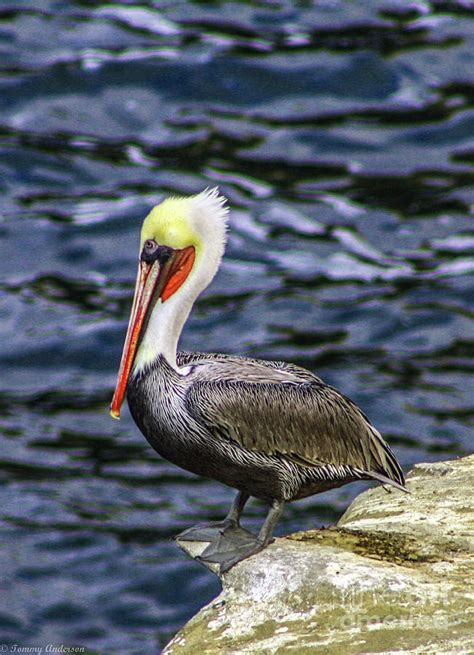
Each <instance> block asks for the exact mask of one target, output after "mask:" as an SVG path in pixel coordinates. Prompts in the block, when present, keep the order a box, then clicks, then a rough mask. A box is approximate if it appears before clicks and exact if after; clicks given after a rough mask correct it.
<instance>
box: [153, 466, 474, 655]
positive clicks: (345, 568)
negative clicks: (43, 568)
mask: <svg viewBox="0 0 474 655" xmlns="http://www.w3.org/2000/svg"><path fill="white" fill-rule="evenodd" d="M407 483H408V488H409V490H410V491H411V494H403V493H400V492H397V491H394V492H391V493H387V492H386V491H385V490H384V489H383V488H382V487H377V488H374V489H370V490H369V491H366V492H365V493H363V494H361V495H360V496H359V497H358V498H356V499H355V501H354V502H353V503H352V505H351V506H350V507H349V509H348V510H347V511H346V513H345V514H344V516H343V517H342V518H341V520H340V521H339V523H338V525H337V527H334V528H328V529H320V530H310V531H308V532H299V533H296V534H292V535H289V536H288V537H285V538H282V539H276V540H275V542H274V543H273V544H271V545H270V546H269V547H268V548H267V549H265V550H264V551H263V552H262V553H259V554H258V555H255V556H254V557H251V558H250V559H248V560H245V561H244V562H242V563H240V564H239V565H237V566H235V567H234V568H233V569H231V570H230V571H229V572H228V573H227V574H225V576H224V577H223V580H222V583H223V591H222V593H221V594H220V595H219V596H218V597H217V598H216V599H215V600H214V601H212V603H210V604H209V605H207V606H206V607H204V608H203V609H202V610H201V611H200V612H198V614H197V615H196V616H195V617H194V618H193V619H192V620H191V621H189V623H187V624H186V625H185V626H184V627H183V628H182V629H181V630H180V631H179V632H178V634H177V635H176V636H175V637H174V639H173V640H172V641H171V642H170V643H169V644H168V646H167V647H166V648H165V649H164V651H163V653H164V655H188V654H189V655H191V654H192V655H195V654H196V653H199V654H200V655H212V654H214V653H215V654H216V655H217V654H219V655H237V654H239V653H245V654H246V655H247V654H257V653H258V655H267V654H273V653H282V654H283V653H295V654H298V655H306V654H307V655H309V654H311V655H316V654H319V653H321V654H322V653H324V655H341V654H352V653H403V654H404V655H408V654H413V655H415V654H416V655H420V654H421V653H436V654H437V655H439V654H441V653H446V654H448V653H449V654H450V655H452V654H453V653H466V654H467V653H473V652H474V609H473V608H474V589H473V584H472V581H473V579H474V514H473V506H472V490H473V488H474V456H471V457H466V458H464V459H458V460H453V461H449V462H442V463H437V464H420V465H417V466H415V468H414V469H413V470H412V471H411V473H410V474H409V476H408V481H407ZM197 546H198V545H197V544H195V547H197ZM205 546H206V544H200V545H199V550H200V551H202V550H203V548H204V547H205ZM196 552H197V551H195V552H194V554H196Z"/></svg>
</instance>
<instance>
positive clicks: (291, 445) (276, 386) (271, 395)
mask: <svg viewBox="0 0 474 655" xmlns="http://www.w3.org/2000/svg"><path fill="white" fill-rule="evenodd" d="M193 355H194V354H193ZM212 357H213V356H212V355H211V356H210V355H207V356H203V357H202V359H198V360H196V359H194V362H191V361H185V360H184V361H183V364H191V363H195V364H196V366H195V371H194V374H193V382H192V384H191V385H190V386H189V388H188V391H187V393H186V397H185V402H186V404H187V408H188V411H190V412H191V413H192V414H193V415H194V416H195V417H196V418H197V419H198V420H199V421H201V422H202V423H204V424H205V425H206V427H207V428H208V430H210V431H211V432H213V433H214V435H215V436H216V438H219V439H230V440H233V441H235V442H237V443H239V444H240V445H241V446H243V447H245V448H248V449H249V450H253V451H256V452H264V453H266V454H278V455H282V456H284V457H286V458H287V459H289V460H292V461H293V462H295V463H298V464H300V465H301V466H307V467H320V466H327V465H333V466H341V465H347V466H350V467H353V468H354V469H357V470H359V471H361V472H363V473H364V474H368V476H370V477H373V478H375V479H378V480H380V481H381V482H384V483H390V482H394V483H395V485H394V486H397V487H399V486H403V485H404V477H403V472H402V470H401V468H400V465H399V464H398V462H397V460H396V457H395V455H394V454H393V452H392V450H391V449H390V447H389V446H388V445H387V444H386V443H385V442H384V440H383V439H382V437H381V435H380V434H379V433H378V432H377V430H376V429H375V428H374V427H373V426H372V425H371V423H370V421H369V420H368V419H367V417H366V416H365V415H364V414H363V413H362V412H361V410H360V409H359V408H358V407H357V406H356V405H355V404H354V403H353V402H352V401H351V400H350V399H349V398H346V397H345V396H344V395H342V394H341V393H339V392H338V391H337V390H336V389H334V388H333V387H330V386H328V385H326V384H324V383H323V382H322V381H321V380H320V379H319V378H317V377H315V376H313V375H312V374H311V373H309V371H306V370H305V369H300V368H299V367H297V366H292V365H286V366H285V367H284V368H283V367H282V366H276V365H275V364H276V363H274V362H264V361H262V360H246V359H240V358H232V357H229V358H225V359H220V360H219V361H216V360H212V359H210V358H212ZM183 359H184V358H183ZM278 364H280V363H278Z"/></svg>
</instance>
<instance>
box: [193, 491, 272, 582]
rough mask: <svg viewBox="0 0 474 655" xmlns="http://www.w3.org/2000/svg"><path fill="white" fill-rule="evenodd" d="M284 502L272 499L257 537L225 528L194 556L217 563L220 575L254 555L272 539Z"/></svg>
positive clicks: (241, 529) (238, 529) (207, 561)
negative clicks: (199, 553)
mask: <svg viewBox="0 0 474 655" xmlns="http://www.w3.org/2000/svg"><path fill="white" fill-rule="evenodd" d="M283 507H284V502H283V501H278V500H274V501H273V502H272V506H271V508H270V511H269V512H268V515H267V518H266V519H265V523H264V524H263V526H262V529H261V530H260V532H259V535H258V537H256V536H255V535H253V534H251V533H250V532H247V530H244V529H243V528H240V527H237V526H236V527H235V528H234V529H230V530H225V531H223V532H221V533H219V535H218V536H217V537H216V538H215V539H214V541H213V542H211V543H210V544H209V546H207V548H205V549H204V551H203V552H202V553H201V555H199V556H198V557H196V559H197V560H198V561H199V562H205V563H209V564H219V573H220V574H221V575H222V574H223V573H226V572H227V571H229V570H230V569H231V568H232V567H233V566H235V565H236V564H238V563H239V562H242V561H243V560H244V559H247V558H248V557H251V556H252V555H256V554H257V553H259V552H260V551H262V550H263V549H264V548H265V547H266V546H268V544H269V543H270V542H271V541H272V534H273V530H274V528H275V526H276V524H277V522H278V519H279V518H280V516H281V513H282V511H283Z"/></svg>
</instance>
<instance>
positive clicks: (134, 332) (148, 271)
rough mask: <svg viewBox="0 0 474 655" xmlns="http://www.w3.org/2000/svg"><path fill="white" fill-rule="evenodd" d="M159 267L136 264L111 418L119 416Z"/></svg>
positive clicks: (153, 293) (158, 274)
mask: <svg viewBox="0 0 474 655" xmlns="http://www.w3.org/2000/svg"><path fill="white" fill-rule="evenodd" d="M160 268H161V267H160V265H159V263H158V262H157V261H155V262H153V263H152V264H148V263H147V262H145V261H140V262H139V264H138V274H137V281H136V283H135V294H134V297H133V305H132V311H131V314H130V320H129V322H128V328H127V336H126V337H125V344H124V346H123V352H122V359H121V361H120V368H119V372H118V377H117V385H116V387H115V392H114V396H113V398H112V404H111V406H110V415H111V416H112V418H116V419H118V418H120V408H121V406H122V403H123V399H124V397H125V392H126V390H127V383H128V378H129V377H130V371H131V370H132V366H133V362H134V360H135V354H136V352H137V347H138V344H139V341H140V335H141V333H142V329H143V324H144V322H145V319H146V318H147V316H148V314H149V311H150V310H151V304H152V302H151V301H152V299H153V297H154V295H155V290H156V286H157V282H158V279H159V277H160Z"/></svg>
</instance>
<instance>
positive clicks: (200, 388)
mask: <svg viewBox="0 0 474 655" xmlns="http://www.w3.org/2000/svg"><path fill="white" fill-rule="evenodd" d="M225 202H226V201H225V199H224V198H223V197H221V196H219V194H218V190H217V189H213V190H206V191H204V192H202V193H200V194H199V195H196V196H192V197H188V198H169V199H167V200H165V201H164V202H162V203H161V204H160V205H158V206H156V207H155V208H154V209H153V210H152V211H151V212H150V214H149V215H148V216H147V217H146V219H145V221H144V223H143V227H142V231H141V242H140V254H139V263H138V275H137V281H136V286H135V295H134V299H133V306H132V310H131V316H130V321H129V325H128V331H127V335H126V338H125V345H124V349H123V354H122V360H121V364H120V370H119V374H118V380H117V386H116V389H115V394H114V397H113V400H112V405H111V415H112V416H113V417H114V418H118V417H119V413H120V407H121V405H122V402H123V398H124V395H125V392H127V399H128V405H129V407H130V411H131V414H132V416H133V418H134V420H135V422H136V424H137V426H138V427H139V428H140V430H141V431H142V432H143V434H144V435H145V437H146V438H147V439H148V441H149V442H150V444H151V445H152V446H153V448H155V450H156V451H157V452H158V453H159V454H160V455H162V456H163V457H165V458H166V459H167V460H169V461H170V462H173V463H174V464H176V465H177V466H180V467H181V468H184V469H186V470H188V471H191V472H193V473H196V474H197V475H202V476H206V477H210V478H213V479H215V480H219V481H220V482H223V483H224V484H226V485H229V486H230V487H234V488H235V489H238V493H237V496H236V498H235V501H234V503H233V505H232V507H231V509H230V512H229V514H228V515H227V517H226V518H225V519H224V520H223V521H220V522H217V523H210V524H206V525H198V526H195V527H194V528H190V529H188V530H185V531H184V532H183V533H181V535H178V536H179V538H180V539H182V540H190V541H206V542H209V545H208V546H207V547H206V548H205V550H204V551H203V553H202V555H201V557H200V559H201V560H203V561H206V562H214V563H218V564H219V565H220V570H221V572H224V571H227V570H229V569H230V568H231V566H233V565H234V564H236V563H237V562H239V561H241V560H243V559H245V558H246V557H249V556H250V555H252V554H254V553H257V552H258V551H260V550H262V549H263V548H265V546H266V545H267V544H268V543H269V541H270V540H271V537H272V532H273V529H274V527H275V525H276V523H277V521H278V519H279V517H280V515H281V513H282V510H283V506H284V504H285V503H286V502H290V501H293V500H297V499H299V498H305V497H306V496H310V495H313V494H317V493H321V492H323V491H327V490H328V489H333V488H335V487H339V486H341V485H344V484H347V483H348V482H353V481H355V480H361V479H362V480H377V481H378V482H381V483H382V484H387V485H392V486H394V487H397V488H398V489H401V490H405V489H404V485H405V481H404V477H403V472H402V470H401V468H400V465H399V463H398V461H397V459H396V457H395V455H394V453H393V452H392V450H391V449H390V447H389V446H388V445H387V444H386V443H385V441H384V440H383V439H382V437H381V435H380V434H379V432H378V431H377V430H376V429H375V428H374V427H373V425H372V424H371V423H370V421H369V419H368V418H367V417H366V416H365V415H364V414H363V413H362V411H361V410H360V409H359V408H358V407H357V406H356V405H355V404H354V403H353V402H352V401H351V400H350V399H349V398H347V397H346V396H344V395H343V394H341V393H340V392H339V391H337V390H336V389H334V388H333V387H331V386H328V385H327V384H325V383H324V382H323V381H322V380H321V379H320V378H318V377H316V376H315V375H313V374H312V373H310V372H309V371H307V370H305V369H304V368H300V367H298V366H295V365H294V364H289V363H285V362H273V361H264V360H259V359H248V358H244V357H237V356H235V357H234V356H228V355H220V354H214V353H212V354H211V353H186V352H181V353H177V352H176V348H177V343H178V339H179V336H180V334H181V331H182V328H183V325H184V323H185V321H186V319H187V317H188V316H189V313H190V311H191V308H192V306H193V303H194V301H195V300H196V298H197V296H198V295H199V294H200V293H201V292H202V291H203V290H204V289H205V288H206V287H207V286H208V284H209V283H210V282H211V280H212V279H213V277H214V276H215V274H216V272H217V269H218V267H219V264H220V261H221V259H222V256H223V253H224V246H225V242H226V229H227V217H228V209H227V207H226V206H225ZM250 496H254V497H256V498H259V499H261V500H264V501H266V502H267V503H268V504H269V505H270V510H269V512H268V515H267V518H266V520H265V522H264V524H263V526H262V528H261V530H260V532H259V534H258V536H254V535H252V534H251V533H250V532H248V531H247V530H244V529H243V528H241V527H240V524H239V520H240V515H241V513H242V510H243V508H244V505H245V503H246V502H247V500H248V499H249V497H250Z"/></svg>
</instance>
